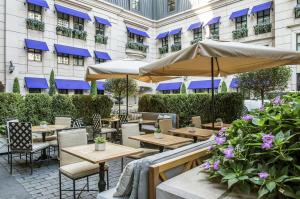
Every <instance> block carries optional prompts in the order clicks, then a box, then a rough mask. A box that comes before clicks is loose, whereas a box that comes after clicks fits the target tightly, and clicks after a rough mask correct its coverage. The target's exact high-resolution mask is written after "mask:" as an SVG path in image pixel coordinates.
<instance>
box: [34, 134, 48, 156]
mask: <svg viewBox="0 0 300 199" xmlns="http://www.w3.org/2000/svg"><path fill="white" fill-rule="evenodd" d="M42 142H46V132H43V133H42ZM48 158H51V157H50V156H48V155H47V149H43V150H42V154H41V156H40V157H39V158H38V159H37V160H47V159H48Z"/></svg>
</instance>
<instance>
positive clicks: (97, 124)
mask: <svg viewBox="0 0 300 199" xmlns="http://www.w3.org/2000/svg"><path fill="white" fill-rule="evenodd" d="M113 133H117V129H114V128H109V127H103V126H102V121H101V115H100V114H97V113H96V114H94V115H93V138H95V137H96V135H98V136H103V135H105V137H106V139H108V134H110V135H112V134H113ZM111 137H113V136H111Z"/></svg>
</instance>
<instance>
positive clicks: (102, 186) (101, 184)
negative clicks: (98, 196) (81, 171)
mask: <svg viewBox="0 0 300 199" xmlns="http://www.w3.org/2000/svg"><path fill="white" fill-rule="evenodd" d="M104 167H105V162H103V163H100V164H99V182H98V189H99V192H102V191H105V187H106V182H105V180H104V173H105V172H104Z"/></svg>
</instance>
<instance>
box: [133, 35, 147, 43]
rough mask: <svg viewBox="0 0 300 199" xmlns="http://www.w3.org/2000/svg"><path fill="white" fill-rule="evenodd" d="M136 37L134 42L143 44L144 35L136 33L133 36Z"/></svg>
mask: <svg viewBox="0 0 300 199" xmlns="http://www.w3.org/2000/svg"><path fill="white" fill-rule="evenodd" d="M135 38H136V42H137V43H139V44H143V43H144V39H145V38H144V37H142V36H140V35H136V36H135Z"/></svg>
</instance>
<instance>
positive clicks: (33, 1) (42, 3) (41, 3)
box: [26, 0, 49, 8]
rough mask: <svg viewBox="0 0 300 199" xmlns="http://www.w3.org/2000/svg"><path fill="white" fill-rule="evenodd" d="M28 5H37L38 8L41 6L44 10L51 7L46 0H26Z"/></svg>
mask: <svg viewBox="0 0 300 199" xmlns="http://www.w3.org/2000/svg"><path fill="white" fill-rule="evenodd" d="M26 2H27V3H30V4H33V5H36V6H41V7H44V8H49V5H48V3H47V1H44V0H26Z"/></svg>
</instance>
